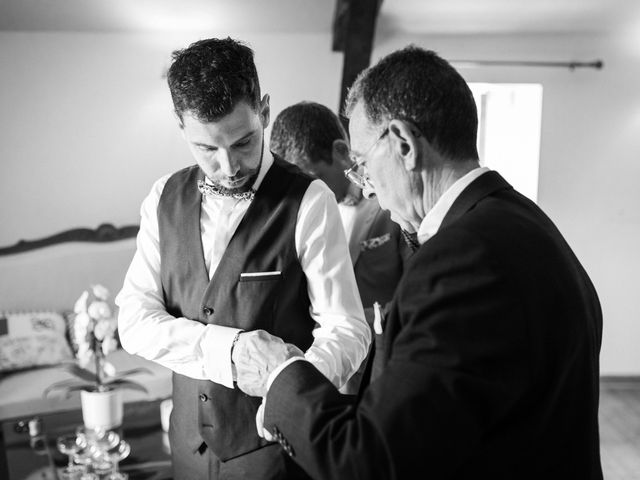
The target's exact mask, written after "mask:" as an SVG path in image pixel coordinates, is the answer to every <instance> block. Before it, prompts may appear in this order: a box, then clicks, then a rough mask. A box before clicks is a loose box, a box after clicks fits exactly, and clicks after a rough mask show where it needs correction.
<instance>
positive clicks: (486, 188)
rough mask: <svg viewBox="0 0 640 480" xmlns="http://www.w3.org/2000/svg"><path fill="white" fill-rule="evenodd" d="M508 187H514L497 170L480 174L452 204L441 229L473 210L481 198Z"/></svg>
mask: <svg viewBox="0 0 640 480" xmlns="http://www.w3.org/2000/svg"><path fill="white" fill-rule="evenodd" d="M507 188H513V187H512V186H511V185H509V182H507V181H506V180H505V179H504V178H502V176H501V175H500V174H499V173H498V172H495V171H489V172H487V173H484V174H482V175H480V176H479V177H478V178H476V179H475V180H474V181H473V182H471V183H470V184H469V186H468V187H467V188H465V189H464V190H463V191H462V193H461V194H460V195H459V196H458V198H456V200H455V201H454V202H453V205H451V208H450V209H449V211H448V212H447V214H446V215H445V216H444V219H443V220H442V224H441V225H440V229H443V228H445V227H447V226H449V225H451V224H452V223H453V222H455V221H456V220H457V219H458V218H460V217H461V216H462V215H464V214H465V213H466V212H468V211H469V210H471V209H472V208H473V207H474V206H475V205H476V204H477V203H478V202H479V201H480V200H482V199H483V198H485V197H487V196H489V195H491V194H492V193H494V192H496V191H498V190H503V189H507Z"/></svg>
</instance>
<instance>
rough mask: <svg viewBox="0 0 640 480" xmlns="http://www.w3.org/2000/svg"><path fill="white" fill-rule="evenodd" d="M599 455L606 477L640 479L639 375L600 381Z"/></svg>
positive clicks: (624, 479) (610, 478) (609, 479)
mask: <svg viewBox="0 0 640 480" xmlns="http://www.w3.org/2000/svg"><path fill="white" fill-rule="evenodd" d="M600 455H601V457H602V470H603V473H604V479H605V480H640V378H638V377H635V378H603V379H602V380H601V382H600Z"/></svg>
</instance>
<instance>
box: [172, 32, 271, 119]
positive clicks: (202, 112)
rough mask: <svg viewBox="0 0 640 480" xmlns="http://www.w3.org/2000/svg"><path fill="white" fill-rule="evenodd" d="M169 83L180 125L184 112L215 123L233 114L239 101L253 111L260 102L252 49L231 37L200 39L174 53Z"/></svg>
mask: <svg viewBox="0 0 640 480" xmlns="http://www.w3.org/2000/svg"><path fill="white" fill-rule="evenodd" d="M167 82H168V84H169V90H170V91H171V98H172V100H173V107H174V109H175V112H176V115H177V116H178V118H179V119H180V121H181V122H182V120H183V115H184V113H185V112H188V113H190V114H191V115H193V116H194V117H196V118H197V119H198V120H200V121H202V122H213V121H217V120H219V119H220V118H222V117H224V116H225V115H228V114H229V113H231V112H232V111H233V109H234V108H235V107H236V105H237V104H238V103H239V102H240V101H243V100H244V101H245V102H247V103H248V104H249V105H250V106H251V107H252V108H253V109H254V110H257V109H258V105H259V103H260V82H259V80H258V72H257V70H256V66H255V64H254V61H253V50H251V48H249V47H248V46H246V45H244V44H243V43H241V42H239V41H237V40H233V39H231V38H225V39H217V38H209V39H206V40H199V41H197V42H195V43H192V44H191V45H189V47H187V48H185V49H182V50H176V51H174V52H173V54H172V63H171V66H170V67H169V71H168V73H167Z"/></svg>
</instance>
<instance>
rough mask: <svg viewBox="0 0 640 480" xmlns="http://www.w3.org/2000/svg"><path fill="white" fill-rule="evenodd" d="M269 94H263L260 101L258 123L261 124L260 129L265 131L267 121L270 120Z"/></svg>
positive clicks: (267, 124)
mask: <svg viewBox="0 0 640 480" xmlns="http://www.w3.org/2000/svg"><path fill="white" fill-rule="evenodd" d="M269 100H270V97H269V94H268V93H265V95H264V97H262V100H261V101H260V105H259V108H260V121H261V122H262V128H263V129H265V128H267V127H268V126H269V120H270V119H271V106H270V105H269Z"/></svg>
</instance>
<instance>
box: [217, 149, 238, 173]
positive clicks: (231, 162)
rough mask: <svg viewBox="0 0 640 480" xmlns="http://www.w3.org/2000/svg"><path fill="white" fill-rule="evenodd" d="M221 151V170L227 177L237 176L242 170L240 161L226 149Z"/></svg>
mask: <svg viewBox="0 0 640 480" xmlns="http://www.w3.org/2000/svg"><path fill="white" fill-rule="evenodd" d="M219 153H220V159H219V163H220V170H221V171H222V173H223V174H224V175H225V176H226V177H231V178H232V177H235V176H236V175H237V174H238V172H239V171H240V162H238V160H237V159H235V158H234V157H233V156H232V155H230V154H229V152H227V151H226V150H221V151H220V152H219Z"/></svg>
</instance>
